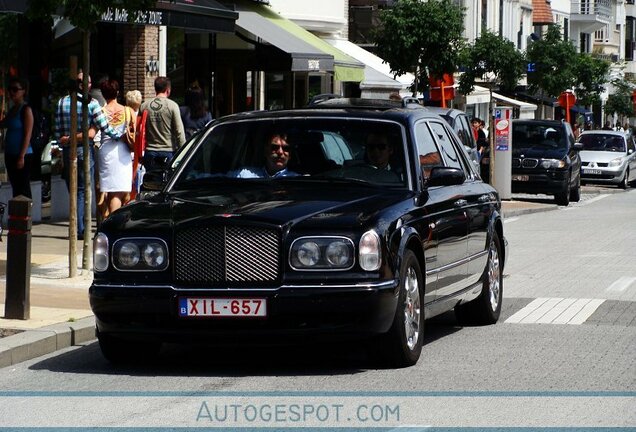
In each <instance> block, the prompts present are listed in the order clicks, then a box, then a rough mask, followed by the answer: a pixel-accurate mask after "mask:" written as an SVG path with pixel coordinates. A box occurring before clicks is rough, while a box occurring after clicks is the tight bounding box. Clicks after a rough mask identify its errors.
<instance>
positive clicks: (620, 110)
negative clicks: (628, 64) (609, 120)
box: [604, 79, 635, 118]
mask: <svg viewBox="0 0 636 432" xmlns="http://www.w3.org/2000/svg"><path fill="white" fill-rule="evenodd" d="M612 85H613V86H614V89H615V91H614V92H613V93H612V94H610V95H609V96H608V97H607V101H606V102H605V107H604V109H605V116H609V115H614V114H616V115H618V116H619V117H620V118H626V117H632V116H633V115H634V104H633V102H632V92H633V91H634V87H635V86H634V84H632V83H630V82H629V81H627V80H625V79H617V80H614V81H612Z"/></svg>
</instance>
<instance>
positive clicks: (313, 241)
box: [289, 237, 354, 270]
mask: <svg viewBox="0 0 636 432" xmlns="http://www.w3.org/2000/svg"><path fill="white" fill-rule="evenodd" d="M353 254H354V247H353V242H352V241H351V239H349V238H347V237H301V238H299V239H296V240H294V243H292V245H291V251H290V254H289V263H290V265H291V266H292V268H294V269H297V270H348V269H350V268H351V267H353Z"/></svg>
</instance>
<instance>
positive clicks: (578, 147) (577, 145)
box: [574, 142, 583, 151]
mask: <svg viewBox="0 0 636 432" xmlns="http://www.w3.org/2000/svg"><path fill="white" fill-rule="evenodd" d="M574 150H577V151H581V150H583V143H580V142H575V143H574Z"/></svg>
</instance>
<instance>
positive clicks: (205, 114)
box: [179, 82, 212, 140]
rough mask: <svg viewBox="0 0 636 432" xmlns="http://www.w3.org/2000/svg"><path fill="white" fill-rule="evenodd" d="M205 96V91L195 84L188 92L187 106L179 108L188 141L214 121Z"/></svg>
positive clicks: (186, 96)
mask: <svg viewBox="0 0 636 432" xmlns="http://www.w3.org/2000/svg"><path fill="white" fill-rule="evenodd" d="M203 96H204V95H203V90H202V89H201V87H199V84H198V83H197V82H195V83H194V84H193V85H191V86H190V87H189V88H188V90H187V91H186V95H185V105H184V106H182V107H180V108H179V110H180V112H181V121H182V122H183V128H184V130H185V136H186V140H187V139H189V138H190V137H191V136H192V135H194V134H195V133H196V132H197V131H199V130H201V129H202V128H203V127H204V126H205V125H206V124H208V122H209V121H211V120H212V114H210V112H209V111H208V110H207V108H206V107H205V101H204V97H203Z"/></svg>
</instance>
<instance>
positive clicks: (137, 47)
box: [124, 26, 159, 99]
mask: <svg viewBox="0 0 636 432" xmlns="http://www.w3.org/2000/svg"><path fill="white" fill-rule="evenodd" d="M158 59H159V27H157V26H126V30H125V32H124V88H126V89H128V90H134V89H136V90H139V91H140V92H141V94H142V96H143V98H144V99H146V98H149V97H153V96H154V95H155V88H154V82H155V78H156V77H157V76H158V75H159V72H158V71H157V70H156V69H154V68H153V67H152V66H153V65H154V64H156V61H157V60H158Z"/></svg>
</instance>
